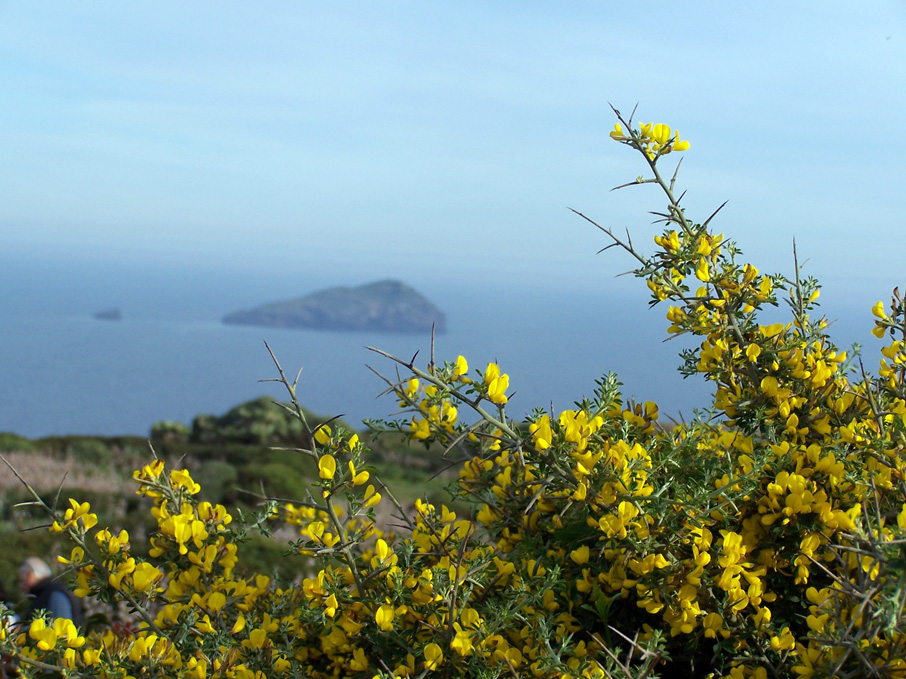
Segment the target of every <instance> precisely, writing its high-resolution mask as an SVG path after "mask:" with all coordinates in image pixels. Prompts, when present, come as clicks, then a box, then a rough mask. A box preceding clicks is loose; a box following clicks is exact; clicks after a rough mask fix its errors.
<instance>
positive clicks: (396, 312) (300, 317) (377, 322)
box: [223, 280, 446, 334]
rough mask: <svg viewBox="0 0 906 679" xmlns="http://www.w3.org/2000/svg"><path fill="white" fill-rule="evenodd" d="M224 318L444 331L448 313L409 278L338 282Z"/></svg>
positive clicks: (265, 323)
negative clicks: (409, 282)
mask: <svg viewBox="0 0 906 679" xmlns="http://www.w3.org/2000/svg"><path fill="white" fill-rule="evenodd" d="M223 322H224V323H228V324H237V325H260V326H265V327H270V328H308V329H312V330H341V331H359V332H382V333H423V332H431V328H432V326H433V327H434V330H435V332H436V333H437V334H441V333H443V332H445V331H446V317H445V316H444V314H443V312H442V311H441V310H440V309H438V308H437V307H436V306H434V304H432V303H431V302H429V301H428V300H427V299H425V297H423V296H422V295H421V294H420V293H419V292H417V291H416V290H415V289H413V288H411V287H410V286H408V285H406V284H405V283H401V282H400V281H394V280H385V281H378V282H376V283H369V284H368V285H362V286H359V287H356V288H347V287H337V288H329V289H327V290H321V291H319V292H315V293H312V294H310V295H307V296H306V297H300V298H298V299H292V300H287V301H285V302H275V303H272V304H265V305H264V306H259V307H257V308H255V309H250V310H248V311H236V312H234V313H231V314H228V315H227V316H225V317H224V319H223Z"/></svg>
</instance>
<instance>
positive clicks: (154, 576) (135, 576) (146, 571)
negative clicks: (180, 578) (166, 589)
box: [132, 562, 223, 596]
mask: <svg viewBox="0 0 906 679" xmlns="http://www.w3.org/2000/svg"><path fill="white" fill-rule="evenodd" d="M162 575H163V574H162V573H161V572H160V571H159V570H158V569H157V568H156V567H155V566H152V565H151V564H150V563H147V562H144V563H140V564H138V565H137V566H136V567H135V571H133V573H132V586H133V587H135V590H136V591H137V592H147V591H149V590H150V589H151V588H152V587H154V583H156V582H157V581H158V579H160V577H161V576H162ZM220 596H223V595H222V594H221V595H220Z"/></svg>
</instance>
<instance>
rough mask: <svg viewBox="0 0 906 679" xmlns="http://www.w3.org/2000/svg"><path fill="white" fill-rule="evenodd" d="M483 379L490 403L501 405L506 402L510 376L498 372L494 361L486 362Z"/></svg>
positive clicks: (498, 369)
mask: <svg viewBox="0 0 906 679" xmlns="http://www.w3.org/2000/svg"><path fill="white" fill-rule="evenodd" d="M484 381H485V383H486V384H487V385H488V399H490V401H491V403H495V404H496V405H499V406H502V405H504V404H505V403H506V402H507V397H506V390H507V388H508V387H509V386H510V376H509V375H506V374H501V373H500V368H499V367H498V365H497V364H496V363H488V367H487V370H485V371H484Z"/></svg>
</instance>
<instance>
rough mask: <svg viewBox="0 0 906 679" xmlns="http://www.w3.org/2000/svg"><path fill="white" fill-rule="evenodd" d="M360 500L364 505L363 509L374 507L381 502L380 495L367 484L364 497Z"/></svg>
mask: <svg viewBox="0 0 906 679" xmlns="http://www.w3.org/2000/svg"><path fill="white" fill-rule="evenodd" d="M362 499H363V501H364V503H365V507H374V506H375V505H376V504H377V503H378V502H380V501H381V494H380V493H378V492H377V491H376V490H375V489H374V486H372V485H371V484H369V485H368V487H367V488H366V489H365V495H364V497H363V498H362Z"/></svg>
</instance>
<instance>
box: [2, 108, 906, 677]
mask: <svg viewBox="0 0 906 679" xmlns="http://www.w3.org/2000/svg"><path fill="white" fill-rule="evenodd" d="M617 117H618V120H619V122H618V124H617V125H616V127H615V129H614V131H613V132H612V133H611V137H613V139H615V140H616V141H617V142H619V143H621V144H624V145H626V146H628V147H629V148H630V149H632V150H634V151H636V152H638V153H639V154H640V156H641V158H642V160H643V161H644V163H645V164H646V166H647V176H643V177H640V178H639V179H637V180H636V181H635V182H632V184H654V185H656V186H657V187H659V188H660V189H661V190H662V191H663V193H664V195H665V196H666V199H667V207H666V210H665V211H664V212H663V213H662V214H661V215H660V217H661V219H662V222H663V230H662V231H660V232H659V233H658V235H656V236H655V237H654V243H655V245H656V250H655V252H654V254H653V255H651V256H645V255H643V254H641V253H640V252H639V251H638V250H636V249H635V247H634V246H633V245H632V243H631V242H629V241H628V240H627V241H623V240H621V239H620V238H619V237H617V236H616V235H615V234H613V233H612V232H611V231H610V230H608V229H606V228H603V227H598V228H601V229H602V231H603V232H604V234H605V235H606V237H607V238H608V239H609V246H616V247H618V248H622V249H623V250H625V251H626V252H628V253H629V254H630V255H631V256H632V257H634V258H635V259H636V261H637V264H638V265H637V268H636V269H635V274H636V275H637V276H638V277H639V278H642V279H644V280H645V281H646V283H647V285H648V287H649V289H650V291H651V295H652V304H661V303H663V304H665V305H666V306H668V311H667V318H668V320H669V322H670V327H669V333H671V334H674V335H675V334H686V335H690V336H693V337H694V338H696V340H695V341H696V344H697V346H695V348H694V349H690V350H688V351H686V352H685V353H684V354H683V356H682V366H681V368H682V370H683V372H684V373H685V374H687V375H700V376H701V377H703V378H704V379H706V380H708V381H710V382H712V383H713V385H714V402H713V407H712V409H711V410H710V411H708V412H707V413H704V414H702V415H700V416H698V417H697V418H696V419H695V420H694V421H692V422H691V423H689V424H682V425H679V426H675V427H670V426H664V425H661V424H659V423H658V409H657V406H656V405H654V404H652V403H633V402H631V401H624V400H623V399H622V398H621V396H620V392H619V383H618V382H617V380H616V378H615V377H614V376H607V377H605V378H603V379H602V380H601V381H600V382H599V388H598V390H597V391H596V393H595V394H594V396H593V397H592V398H590V399H585V400H583V401H581V402H579V403H577V404H576V407H575V408H574V409H570V410H565V411H563V412H561V413H551V412H546V411H544V410H542V409H537V410H534V411H532V412H531V413H530V414H528V415H527V416H526V417H524V418H523V419H521V420H517V419H514V418H512V417H511V416H510V415H509V413H508V412H507V407H506V405H507V394H508V392H510V382H509V376H508V375H507V374H505V373H504V372H503V371H502V369H501V368H500V367H498V366H497V365H495V364H490V365H488V366H486V367H485V368H484V370H477V371H476V370H470V369H469V366H468V363H467V360H466V358H464V357H462V356H460V357H458V358H457V359H456V360H455V361H452V362H446V363H440V362H435V360H434V357H433V356H432V357H431V360H430V362H429V363H428V364H427V366H425V367H419V366H417V365H416V364H415V363H414V362H407V361H401V360H398V359H394V358H393V357H388V359H389V360H391V361H394V362H395V363H396V367H397V370H398V371H399V374H403V377H402V379H401V380H399V381H397V380H388V385H389V387H390V390H391V392H392V393H393V394H394V395H395V398H396V399H397V400H398V401H399V403H400V405H401V406H402V407H403V409H404V412H405V413H406V414H405V417H404V418H403V419H401V420H398V421H387V422H379V423H375V425H374V426H375V428H376V429H377V430H382V431H386V432H395V434H396V435H398V434H399V433H400V432H402V433H404V434H406V435H407V436H409V437H410V438H411V439H413V440H416V441H424V442H426V443H440V444H442V445H444V446H446V447H447V449H448V451H449V453H450V455H453V454H454V453H455V454H457V455H460V456H462V458H463V459H465V460H466V461H465V462H464V463H463V464H462V466H461V469H460V472H459V482H458V486H457V488H458V489H457V494H458V498H457V500H458V501H459V502H460V503H467V506H468V507H470V508H471V513H469V514H463V513H460V514H457V513H456V512H454V511H453V510H451V509H450V508H449V507H447V506H443V505H432V504H428V503H426V502H416V504H415V507H414V508H411V509H410V508H407V507H401V506H399V505H398V504H397V505H396V507H395V510H394V511H395V518H394V519H393V520H391V521H389V522H383V521H382V522H380V523H378V522H376V520H375V517H376V513H375V512H376V509H377V508H380V507H387V506H388V505H389V506H391V508H392V506H393V505H394V503H395V501H394V499H393V495H392V493H391V490H390V489H388V488H386V487H384V486H383V485H382V484H381V483H380V481H379V480H378V479H376V478H375V477H374V475H373V474H372V473H371V471H370V470H369V468H368V450H367V449H366V448H365V446H364V445H363V444H362V442H361V441H360V440H359V438H358V436H357V435H355V434H353V433H351V432H349V431H347V430H345V429H344V428H343V427H339V426H333V427H331V425H330V424H329V423H328V424H320V425H317V426H313V427H309V424H308V422H307V419H306V416H305V413H304V412H303V411H302V409H301V408H300V407H299V404H298V402H297V401H296V396H295V383H294V382H290V381H289V380H287V379H286V378H285V376H284V375H283V372H282V370H280V371H279V372H280V379H281V381H282V382H283V383H284V384H285V385H286V387H287V389H288V392H289V394H290V397H291V401H292V404H293V406H292V409H293V411H294V413H295V415H296V416H297V417H298V420H299V422H300V424H301V426H302V427H303V428H304V429H305V430H306V431H308V432H310V433H311V434H312V443H311V445H310V446H309V447H307V448H305V449H303V450H300V452H299V454H300V455H307V456H310V457H311V458H313V459H314V460H315V461H316V463H317V470H318V480H317V481H316V482H315V483H314V484H313V485H312V486H311V487H310V492H309V494H308V495H307V496H306V497H304V498H299V499H298V502H295V503H293V504H285V503H284V504H278V503H276V502H270V503H268V504H266V505H265V506H264V507H262V510H261V512H260V513H259V514H258V515H257V516H249V517H244V518H243V519H242V520H239V519H237V518H236V517H233V516H231V515H230V513H229V512H228V511H227V510H226V509H225V508H224V507H222V506H218V505H212V504H210V503H208V502H199V501H198V500H197V499H196V498H197V495H198V493H199V487H198V485H197V484H196V483H195V481H194V480H193V479H192V478H191V477H190V475H189V474H188V473H187V472H186V471H184V470H178V469H174V470H170V471H168V470H167V469H165V468H164V464H163V463H162V462H161V461H152V462H151V463H149V464H147V465H146V466H144V467H143V468H142V469H140V470H138V471H137V472H136V473H135V480H136V483H137V484H138V492H139V493H140V494H141V495H143V496H145V497H146V498H148V499H149V501H150V502H151V506H150V512H151V514H152V515H153V516H154V518H155V519H156V521H157V526H158V529H157V532H156V533H155V534H154V535H153V536H152V537H151V543H152V547H151V550H150V555H149V557H148V558H147V559H138V558H135V557H133V556H132V555H131V554H130V544H129V536H128V534H126V533H125V532H117V531H115V530H110V529H107V528H100V527H99V526H97V525H95V522H96V520H95V517H94V515H93V514H92V512H91V509H90V507H89V506H87V505H86V504H80V503H79V502H78V501H76V500H71V501H70V505H69V508H67V509H66V510H65V511H55V510H53V508H48V510H49V511H50V512H51V513H52V515H53V518H52V521H53V524H52V526H51V530H55V531H62V532H65V533H68V534H69V536H70V537H71V539H72V540H73V542H74V547H73V549H72V552H71V554H70V555H68V556H67V557H66V558H65V559H63V562H64V563H66V564H67V565H68V567H69V568H70V569H71V571H72V573H73V575H74V578H75V582H76V586H77V591H78V593H79V594H80V595H83V596H87V595H91V596H94V597H97V598H99V599H100V600H102V601H125V602H126V603H127V604H128V606H129V607H131V610H133V611H134V614H135V617H136V621H137V622H136V625H135V626H134V628H132V629H130V630H127V631H123V628H117V629H113V628H104V627H101V628H99V629H93V630H90V631H85V632H80V631H77V630H75V629H73V628H72V627H71V626H68V625H66V624H65V623H62V622H54V623H49V622H48V623H46V624H45V622H44V621H42V620H37V621H35V622H33V623H31V625H30V626H28V627H27V628H25V629H22V630H19V631H15V630H7V631H6V632H5V638H4V639H3V641H2V644H3V653H4V654H7V655H15V656H17V657H18V658H19V664H20V667H21V671H22V673H23V674H24V675H27V676H34V675H37V674H40V673H42V672H46V671H54V672H58V673H60V674H61V675H64V676H77V675H84V676H98V677H138V676H142V677H153V676H159V677H195V678H198V679H203V678H205V677H230V678H236V679H246V678H250V677H254V678H256V679H257V678H259V677H318V678H328V677H331V678H334V677H335V678H342V677H350V678H353V677H362V678H364V679H370V678H372V677H382V678H383V677H386V678H390V677H403V678H408V679H416V678H418V679H422V678H425V677H443V678H447V677H450V678H452V677H474V678H476V679H477V678H491V677H564V678H569V679H578V678H580V677H581V678H588V679H603V678H605V677H623V678H627V679H628V678H634V679H641V678H642V677H656V676H662V677H674V676H676V677H726V678H733V679H741V678H744V677H753V678H759V679H762V678H764V679H766V678H768V677H815V678H818V677H867V676H876V677H906V636H904V632H906V629H904V619H903V607H904V602H906V574H904V573H906V571H904V568H903V566H904V565H906V549H904V545H906V485H904V480H903V465H904V453H906V393H904V383H906V380H904V373H906V345H904V340H906V310H904V302H903V299H902V297H901V296H900V295H899V292H898V291H896V290H895V291H894V296H893V299H892V302H891V304H890V305H888V306H885V305H884V304H881V303H878V304H877V305H875V307H874V309H873V311H874V314H875V316H876V321H875V328H874V331H873V332H874V334H875V335H876V336H877V337H879V338H882V339H884V340H885V347H884V349H883V355H884V357H885V358H884V360H883V361H882V363H881V369H880V371H879V373H878V375H877V376H867V375H865V374H863V373H860V372H855V371H852V370H850V369H849V367H850V366H848V360H849V359H848V357H847V354H846V353H845V352H844V351H841V350H840V349H838V348H837V347H835V346H834V344H833V343H832V342H831V340H830V338H829V337H828V335H827V332H826V331H827V322H826V321H825V320H824V319H823V318H820V317H818V316H816V313H815V309H816V300H817V298H818V294H819V287H818V284H817V282H816V281H814V280H812V279H810V278H802V277H801V276H800V271H799V268H798V264H797V265H796V270H795V271H794V273H793V275H792V276H789V277H788V276H784V275H779V274H777V275H765V274H763V273H761V272H760V271H759V270H758V269H757V268H756V267H755V266H753V265H752V264H751V263H748V262H745V261H744V260H743V259H742V253H741V252H740V250H739V248H738V247H737V246H736V244H735V243H734V242H733V241H732V240H730V239H728V238H725V237H724V236H723V235H722V234H718V233H715V232H714V230H713V229H712V228H711V221H712V220H711V219H708V220H706V221H705V222H703V223H696V222H693V221H692V220H691V219H690V218H689V217H688V216H687V215H686V213H685V211H684V209H683V208H682V207H681V205H680V200H679V198H678V197H677V194H676V188H675V182H676V173H673V175H672V177H671V178H669V179H668V178H666V177H665V175H663V174H662V172H661V167H662V165H663V164H664V162H665V158H666V156H667V155H668V154H671V153H677V152H680V151H685V150H686V149H687V148H688V146H689V145H688V143H687V142H685V141H681V140H680V138H679V135H678V134H677V133H676V132H675V131H673V130H671V129H670V128H669V127H668V126H666V125H661V124H658V125H654V124H635V123H634V122H633V121H632V119H631V118H630V119H628V120H627V119H625V118H624V117H622V116H621V115H620V114H619V113H617ZM589 221H590V220H589ZM784 300H785V302H786V303H787V304H788V305H789V313H790V315H789V321H788V322H786V323H776V324H768V325H765V324H762V323H761V322H760V321H759V317H760V314H761V313H762V310H763V309H764V308H765V307H768V306H778V305H779V304H780V303H781V302H782V301H784ZM277 366H278V368H279V364H277ZM514 382H515V380H514ZM466 410H468V411H471V412H472V413H473V414H474V415H475V417H473V418H469V419H470V421H471V423H468V424H467V423H465V422H464V421H463V419H464V418H463V419H461V418H460V417H459V415H460V413H461V412H462V411H466ZM281 523H282V524H288V525H290V526H293V527H294V529H295V530H296V531H298V539H297V540H296V541H295V542H293V543H292V544H291V545H290V546H289V549H290V550H291V551H292V552H294V553H299V554H303V555H308V556H310V558H311V559H312V563H313V564H314V565H313V567H312V570H311V572H309V573H305V574H304V579H301V582H296V583H292V582H282V581H280V582H278V581H277V580H276V579H274V578H272V577H270V576H269V575H266V574H263V573H250V572H244V571H242V570H241V568H242V566H241V564H242V561H241V552H242V547H241V542H242V541H243V539H245V538H246V537H247V536H248V535H249V534H250V531H253V530H269V529H271V528H273V527H274V525H275V524H281ZM391 526H392V529H391ZM391 530H392V532H390V531H391Z"/></svg>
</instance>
